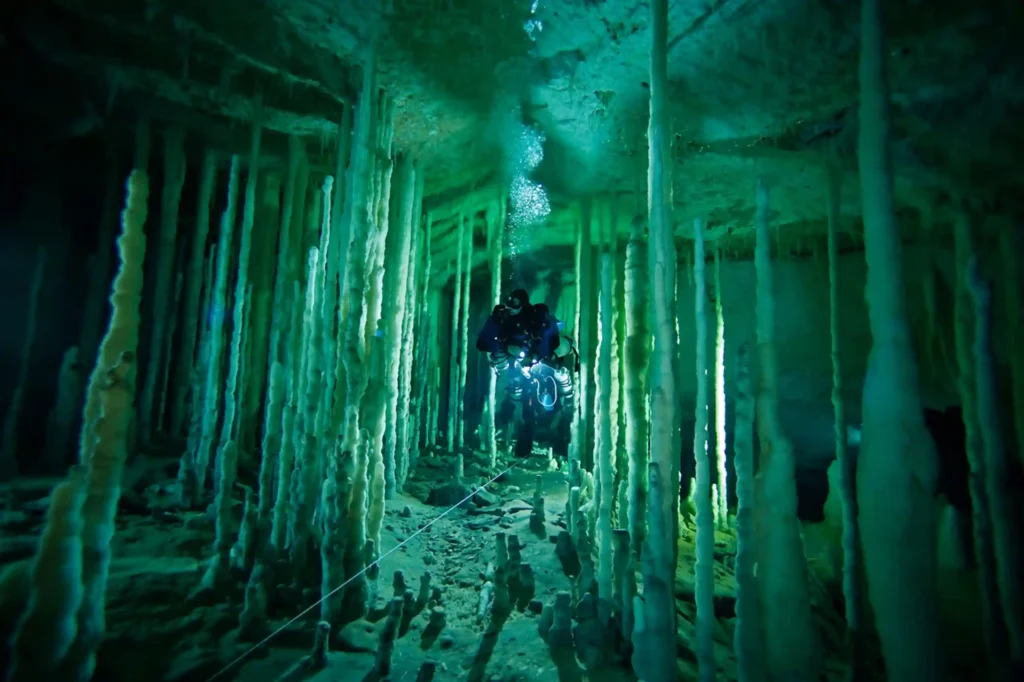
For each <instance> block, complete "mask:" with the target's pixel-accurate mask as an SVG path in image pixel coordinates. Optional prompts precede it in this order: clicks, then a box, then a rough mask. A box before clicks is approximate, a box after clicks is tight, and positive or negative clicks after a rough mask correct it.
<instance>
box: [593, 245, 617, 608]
mask: <svg viewBox="0 0 1024 682" xmlns="http://www.w3.org/2000/svg"><path fill="white" fill-rule="evenodd" d="M600 265H601V270H600V280H599V282H600V285H601V288H600V291H599V299H600V300H599V304H598V305H599V309H598V311H599V324H598V328H597V349H598V352H597V385H596V388H597V402H596V405H597V410H598V412H597V421H598V423H597V439H596V443H597V450H598V452H597V453H596V455H595V456H594V462H595V465H596V469H597V479H598V480H597V485H598V489H599V491H600V497H599V500H600V505H599V509H598V512H597V556H598V562H597V586H598V588H597V591H598V594H597V596H599V597H601V598H602V599H605V600H608V602H609V603H611V601H612V599H613V596H614V595H613V593H614V591H615V590H614V579H613V578H614V576H613V572H612V569H613V564H612V548H613V540H612V506H613V504H614V500H615V450H614V443H613V442H612V336H613V334H612V286H613V282H614V280H613V277H612V274H613V267H614V265H615V256H614V255H613V254H612V253H610V252H608V251H605V252H603V253H602V254H601V258H600Z"/></svg>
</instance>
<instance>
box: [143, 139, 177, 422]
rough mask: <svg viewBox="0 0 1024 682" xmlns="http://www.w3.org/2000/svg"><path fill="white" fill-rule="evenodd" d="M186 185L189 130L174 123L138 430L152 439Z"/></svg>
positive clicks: (166, 157) (168, 141)
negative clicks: (186, 136)
mask: <svg viewBox="0 0 1024 682" xmlns="http://www.w3.org/2000/svg"><path fill="white" fill-rule="evenodd" d="M184 185H185V131H184V130H183V129H182V128H180V127H178V126H172V127H170V128H168V129H167V131H165V133H164V190H163V195H162V196H161V199H160V232H159V236H158V237H157V256H158V259H157V261H156V270H155V274H154V275H153V292H152V298H151V299H150V300H151V301H152V302H153V306H154V308H153V318H152V328H151V329H150V333H149V354H148V356H147V357H146V363H145V367H146V380H145V383H144V384H143V388H142V395H141V396H140V398H141V400H140V401H139V405H138V408H137V409H138V433H139V435H140V436H141V437H142V439H143V440H144V441H148V440H149V439H150V438H152V437H153V436H154V435H155V432H156V431H158V430H160V429H161V428H162V424H158V423H155V422H154V420H155V419H156V417H157V414H156V407H157V401H158V400H159V393H160V390H161V387H160V374H161V372H162V370H163V367H164V362H163V358H164V355H165V353H170V352H171V335H170V334H168V333H167V332H166V325H167V322H168V318H170V316H171V314H172V311H171V310H170V309H169V307H168V304H170V303H171V296H172V287H173V286H174V281H173V280H174V256H175V252H176V249H175V242H176V241H177V238H178V205H179V203H180V202H181V190H182V188H183V187H184Z"/></svg>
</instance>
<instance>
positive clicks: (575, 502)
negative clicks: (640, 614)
mask: <svg viewBox="0 0 1024 682" xmlns="http://www.w3.org/2000/svg"><path fill="white" fill-rule="evenodd" d="M572 464H573V466H572V468H571V471H570V480H569V483H570V486H571V487H570V490H569V502H568V505H567V508H566V516H565V522H566V524H565V525H566V526H567V529H566V530H562V531H560V532H559V533H558V536H557V538H556V541H555V555H556V556H557V558H558V561H559V563H560V565H561V567H562V571H563V573H565V575H566V576H568V577H569V579H570V580H571V582H572V587H571V589H570V590H565V591H560V592H558V593H557V594H556V595H555V599H554V601H553V602H552V603H550V604H545V605H544V607H543V611H542V613H541V617H540V621H539V623H538V631H539V633H540V636H541V639H543V640H544V641H545V642H546V643H547V645H548V647H549V649H550V651H551V656H552V660H553V661H554V662H555V665H556V667H557V668H558V673H559V678H560V679H562V680H579V679H582V675H583V671H585V672H586V674H587V675H594V674H600V673H601V672H602V671H607V670H610V669H612V668H614V667H616V666H622V665H626V666H627V667H628V665H629V662H630V657H631V655H632V652H633V643H632V642H633V630H634V602H633V600H634V597H636V595H637V580H636V569H637V566H636V561H635V557H634V553H633V550H632V548H631V543H630V535H629V531H628V530H626V529H624V528H618V529H615V530H613V534H612V541H613V544H614V559H613V562H612V566H610V567H609V568H610V569H611V573H612V575H613V584H612V590H611V592H610V593H602V591H601V587H600V586H599V584H598V574H599V573H600V572H601V571H600V570H599V567H598V566H597V565H596V563H595V561H594V553H595V548H594V543H593V541H592V530H591V529H592V527H593V525H594V520H595V518H596V516H597V511H596V507H595V504H594V501H595V497H594V488H593V477H591V476H589V475H588V473H587V472H580V470H579V467H578V466H577V465H576V463H575V462H573V463H572ZM580 483H583V486H582V487H581V486H580V485H579V484H580ZM574 484H575V485H574ZM624 512H625V508H623V510H622V512H620V514H621V516H622V519H623V522H624V523H628V522H626V521H625V513H624ZM574 621H575V624H574ZM581 667H582V670H581Z"/></svg>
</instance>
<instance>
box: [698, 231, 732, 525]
mask: <svg viewBox="0 0 1024 682" xmlns="http://www.w3.org/2000/svg"><path fill="white" fill-rule="evenodd" d="M698 348H700V346H698ZM715 464H716V469H717V471H716V474H717V475H716V487H715V490H716V491H717V492H716V494H715V521H716V523H717V525H718V527H719V528H722V529H723V530H724V529H726V528H728V527H729V472H728V470H727V469H726V466H725V465H726V460H725V315H724V312H723V309H722V250H721V249H720V248H719V249H715Z"/></svg>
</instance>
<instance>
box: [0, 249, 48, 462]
mask: <svg viewBox="0 0 1024 682" xmlns="http://www.w3.org/2000/svg"><path fill="white" fill-rule="evenodd" d="M45 273H46V249H45V248H43V247H39V249H38V250H37V255H36V266H35V268H33V269H32V280H31V282H30V285H29V297H28V319H27V320H26V321H25V336H24V338H23V340H22V344H21V357H20V362H19V363H18V375H17V378H16V380H15V384H14V395H12V396H11V400H10V403H9V405H8V407H7V414H6V415H5V417H4V431H3V442H2V443H0V480H5V479H9V478H14V477H15V476H16V475H17V473H18V462H17V454H18V431H19V427H20V426H21V411H22V408H23V406H24V399H25V391H26V389H27V388H28V387H29V386H28V384H29V376H30V373H29V370H30V368H31V364H30V362H29V361H30V360H31V358H32V350H33V348H34V346H35V339H36V331H37V326H38V325H37V320H38V316H39V303H40V295H41V294H42V291H43V280H44V275H45Z"/></svg>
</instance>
